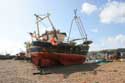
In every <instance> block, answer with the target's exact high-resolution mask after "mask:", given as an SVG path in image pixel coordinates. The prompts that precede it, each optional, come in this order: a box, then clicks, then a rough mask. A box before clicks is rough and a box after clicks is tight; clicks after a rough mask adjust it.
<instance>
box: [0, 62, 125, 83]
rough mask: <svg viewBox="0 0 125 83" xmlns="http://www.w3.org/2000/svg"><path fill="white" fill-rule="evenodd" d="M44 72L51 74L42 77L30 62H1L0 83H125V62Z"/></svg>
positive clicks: (78, 66)
mask: <svg viewBox="0 0 125 83" xmlns="http://www.w3.org/2000/svg"><path fill="white" fill-rule="evenodd" d="M44 71H45V72H49V74H46V75H40V74H39V71H38V70H37V69H36V67H35V66H34V65H33V64H32V63H30V62H26V61H19V60H0V83H125V62H110V63H106V64H102V65H97V64H92V63H88V64H82V65H72V66H65V67H63V66H58V67H51V68H45V69H44ZM33 73H38V74H36V75H34V74H33Z"/></svg>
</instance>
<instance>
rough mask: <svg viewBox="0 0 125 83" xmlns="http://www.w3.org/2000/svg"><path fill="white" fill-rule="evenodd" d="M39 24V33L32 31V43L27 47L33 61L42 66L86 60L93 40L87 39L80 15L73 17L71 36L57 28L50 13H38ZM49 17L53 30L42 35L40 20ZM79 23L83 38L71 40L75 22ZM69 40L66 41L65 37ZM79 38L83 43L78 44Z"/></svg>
mask: <svg viewBox="0 0 125 83" xmlns="http://www.w3.org/2000/svg"><path fill="white" fill-rule="evenodd" d="M35 16H36V20H37V22H36V24H37V34H36V33H30V35H31V37H32V38H35V40H32V43H31V44H30V47H29V48H28V49H27V50H28V53H30V55H31V59H32V63H33V64H35V65H36V66H40V67H50V66H55V65H73V64H83V63H84V62H85V60H86V55H87V53H88V50H89V45H90V44H91V43H92V41H89V40H88V39H87V34H86V32H85V29H84V27H83V24H82V22H81V19H80V17H78V16H77V15H76V10H75V16H74V17H73V20H72V23H71V27H70V32H69V36H68V37H67V34H66V33H65V32H61V31H60V30H57V29H56V28H55V27H54V25H53V23H52V21H51V19H50V14H47V15H46V16H40V15H36V14H35ZM45 19H48V21H49V23H50V24H51V26H52V30H51V31H45V33H43V34H41V35H40V31H39V22H41V21H43V20H45ZM74 22H75V23H76V24H77V25H78V30H79V32H80V34H81V38H78V39H72V40H70V34H71V31H72V25H73V23H74ZM66 37H67V41H66V42H65V41H64V40H65V38H66ZM77 40H81V41H82V43H80V44H77V42H75V41H77Z"/></svg>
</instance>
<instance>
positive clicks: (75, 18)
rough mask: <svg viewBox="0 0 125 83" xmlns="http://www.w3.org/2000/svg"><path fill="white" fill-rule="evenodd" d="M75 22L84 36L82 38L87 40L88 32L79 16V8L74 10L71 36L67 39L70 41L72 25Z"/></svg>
mask: <svg viewBox="0 0 125 83" xmlns="http://www.w3.org/2000/svg"><path fill="white" fill-rule="evenodd" d="M74 22H75V24H76V25H77V27H78V30H79V33H80V35H81V37H82V38H81V39H83V40H84V39H85V40H87V34H86V31H85V29H84V26H83V23H82V21H81V18H80V17H79V16H77V9H75V10H74V17H73V19H72V22H71V26H70V31H69V36H68V40H67V41H68V42H69V39H70V34H71V30H72V25H73V23H74ZM76 40H78V39H76Z"/></svg>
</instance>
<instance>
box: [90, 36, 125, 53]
mask: <svg viewBox="0 0 125 83" xmlns="http://www.w3.org/2000/svg"><path fill="white" fill-rule="evenodd" d="M115 48H125V35H123V34H119V35H116V36H114V37H113V36H110V37H107V38H105V39H102V40H101V41H99V42H98V43H93V44H92V45H91V47H90V50H91V51H95V50H103V49H115Z"/></svg>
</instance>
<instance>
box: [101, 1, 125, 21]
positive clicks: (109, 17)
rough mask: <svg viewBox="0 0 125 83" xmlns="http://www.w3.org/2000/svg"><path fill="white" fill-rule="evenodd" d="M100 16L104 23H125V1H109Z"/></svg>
mask: <svg viewBox="0 0 125 83" xmlns="http://www.w3.org/2000/svg"><path fill="white" fill-rule="evenodd" d="M99 17H100V20H101V22H102V23H125V3H123V2H116V1H110V2H108V3H107V4H106V5H105V6H104V8H103V9H102V11H101V13H100V15H99Z"/></svg>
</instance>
